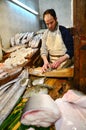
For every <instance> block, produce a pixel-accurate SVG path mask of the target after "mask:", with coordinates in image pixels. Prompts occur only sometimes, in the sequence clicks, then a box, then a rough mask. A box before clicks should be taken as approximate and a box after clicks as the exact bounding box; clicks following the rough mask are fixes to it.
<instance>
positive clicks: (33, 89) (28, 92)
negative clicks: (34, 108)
mask: <svg viewBox="0 0 86 130" xmlns="http://www.w3.org/2000/svg"><path fill="white" fill-rule="evenodd" d="M38 93H41V94H48V88H44V87H42V86H41V87H38V86H32V87H30V88H27V90H26V91H25V93H24V95H23V98H30V97H32V96H33V95H36V94H38Z"/></svg>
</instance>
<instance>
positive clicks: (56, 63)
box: [51, 54, 69, 69]
mask: <svg viewBox="0 0 86 130" xmlns="http://www.w3.org/2000/svg"><path fill="white" fill-rule="evenodd" d="M68 58H69V56H68V55H67V54H65V55H64V56H62V57H60V58H59V59H58V60H56V61H55V62H53V63H52V64H51V68H52V69H56V68H58V67H59V66H60V65H61V63H63V62H64V61H66V60H67V59H68Z"/></svg>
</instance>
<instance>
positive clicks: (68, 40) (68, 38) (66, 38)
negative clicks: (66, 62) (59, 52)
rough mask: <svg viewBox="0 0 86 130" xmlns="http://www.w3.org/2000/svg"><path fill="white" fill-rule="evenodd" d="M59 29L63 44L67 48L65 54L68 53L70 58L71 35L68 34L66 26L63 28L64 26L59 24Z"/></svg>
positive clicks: (71, 54) (72, 49)
mask: <svg viewBox="0 0 86 130" xmlns="http://www.w3.org/2000/svg"><path fill="white" fill-rule="evenodd" d="M59 29H60V31H61V34H62V38H63V41H64V44H65V46H66V48H67V52H66V54H68V55H69V56H70V58H72V57H73V56H74V43H73V37H72V35H71V34H70V32H69V30H68V29H67V28H65V27H64V26H61V25H60V26H59Z"/></svg>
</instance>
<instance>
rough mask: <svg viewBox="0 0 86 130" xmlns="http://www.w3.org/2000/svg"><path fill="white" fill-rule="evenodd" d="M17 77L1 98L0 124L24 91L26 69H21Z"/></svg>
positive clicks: (26, 76) (26, 75)
mask: <svg viewBox="0 0 86 130" xmlns="http://www.w3.org/2000/svg"><path fill="white" fill-rule="evenodd" d="M19 77H20V78H19V80H18V81H17V82H16V83H14V84H13V85H12V86H11V88H10V90H9V91H8V93H6V94H5V95H4V98H3V100H1V101H0V124H1V123H2V122H3V121H4V120H5V119H6V117H7V116H8V115H9V113H10V112H11V110H12V109H13V107H14V106H15V104H16V102H17V101H18V99H19V98H20V96H21V95H22V94H23V92H24V91H25V89H26V86H27V85H28V70H26V69H25V70H23V72H22V73H21V74H20V76H19ZM25 79H26V80H25ZM22 81H23V82H22ZM2 96H3V95H2Z"/></svg>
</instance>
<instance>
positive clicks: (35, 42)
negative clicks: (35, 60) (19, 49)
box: [10, 32, 42, 48]
mask: <svg viewBox="0 0 86 130" xmlns="http://www.w3.org/2000/svg"><path fill="white" fill-rule="evenodd" d="M41 37H42V34H36V33H35V32H26V33H17V34H15V36H14V37H11V39H10V45H11V46H12V47H13V46H15V45H20V44H21V45H24V44H27V45H28V46H29V47H32V48H37V47H38V46H39V43H40V39H41Z"/></svg>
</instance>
